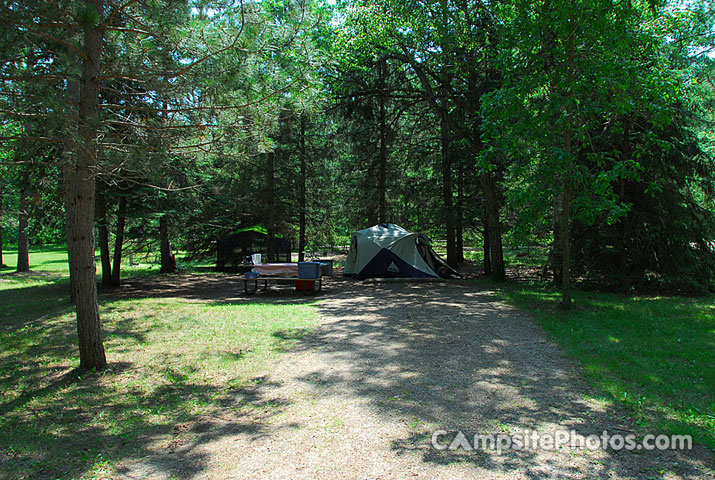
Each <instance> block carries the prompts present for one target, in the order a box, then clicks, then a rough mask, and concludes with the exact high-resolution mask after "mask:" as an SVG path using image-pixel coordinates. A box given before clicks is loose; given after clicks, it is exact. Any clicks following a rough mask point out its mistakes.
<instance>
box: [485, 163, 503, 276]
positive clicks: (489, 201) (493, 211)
mask: <svg viewBox="0 0 715 480" xmlns="http://www.w3.org/2000/svg"><path fill="white" fill-rule="evenodd" d="M479 183H480V186H481V187H482V193H483V194H484V214H485V219H486V222H487V224H488V225H489V254H490V255H489V256H490V260H491V269H492V279H493V280H494V281H497V282H504V281H506V271H505V269H504V251H503V248H502V243H501V225H500V221H499V200H498V199H497V192H496V186H495V185H494V179H493V178H491V176H489V174H484V175H480V177H479Z"/></svg>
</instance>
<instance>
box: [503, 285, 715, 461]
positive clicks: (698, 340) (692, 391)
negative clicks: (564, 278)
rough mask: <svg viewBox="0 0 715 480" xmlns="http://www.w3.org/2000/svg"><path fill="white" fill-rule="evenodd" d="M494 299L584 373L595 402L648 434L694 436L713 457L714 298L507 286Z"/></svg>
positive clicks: (714, 413)
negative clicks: (623, 413) (569, 297)
mask: <svg viewBox="0 0 715 480" xmlns="http://www.w3.org/2000/svg"><path fill="white" fill-rule="evenodd" d="M499 295H501V296H502V298H504V299H505V300H507V301H508V302H510V303H512V304H515V305H516V306H518V307H520V308H522V309H523V310H525V311H527V312H529V313H530V314H531V315H532V316H534V317H535V318H536V320H537V321H538V322H539V323H540V324H541V325H542V326H543V328H544V329H545V330H546V331H547V332H548V333H549V334H550V335H551V336H552V338H554V339H555V340H556V341H557V343H559V344H560V345H561V347H562V348H563V349H564V350H565V351H566V352H567V353H568V354H569V355H570V356H572V357H573V358H575V359H576V360H577V361H578V362H579V364H580V365H581V366H582V367H583V368H584V370H585V373H586V376H587V378H588V379H589V380H590V381H591V383H592V384H593V385H594V386H595V387H596V388H595V393H596V395H598V396H599V397H601V398H603V399H605V400H607V401H609V402H612V403H615V404H619V405H621V406H623V407H625V408H626V409H628V410H629V411H630V412H631V413H632V414H633V415H634V416H635V417H636V420H637V422H638V424H639V425H640V426H641V427H643V429H644V430H645V431H646V432H650V433H668V434H682V435H686V434H689V435H692V436H693V439H694V441H695V442H696V443H699V444H701V445H705V446H707V447H708V448H710V449H713V450H715V297H713V296H709V297H701V298H684V297H667V296H624V295H616V294H607V293H595V292H579V291H576V292H574V300H575V308H574V309H573V310H571V311H562V310H560V309H559V308H558V303H559V302H560V300H561V297H560V294H559V292H557V291H555V290H553V289H550V288H547V287H545V286H544V285H542V284H511V285H508V286H506V287H500V288H499Z"/></svg>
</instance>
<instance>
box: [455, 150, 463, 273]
mask: <svg viewBox="0 0 715 480" xmlns="http://www.w3.org/2000/svg"><path fill="white" fill-rule="evenodd" d="M456 213H457V218H456V222H455V223H456V225H455V237H456V242H457V247H456V248H457V262H459V263H461V262H464V166H463V162H460V163H459V171H458V175H457V212H456Z"/></svg>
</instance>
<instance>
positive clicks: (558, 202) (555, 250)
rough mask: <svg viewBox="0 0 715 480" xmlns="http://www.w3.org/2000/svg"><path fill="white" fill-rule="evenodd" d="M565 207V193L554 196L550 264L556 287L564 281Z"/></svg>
mask: <svg viewBox="0 0 715 480" xmlns="http://www.w3.org/2000/svg"><path fill="white" fill-rule="evenodd" d="M562 206H563V192H559V193H558V194H556V195H554V213H553V216H554V218H553V223H554V226H553V232H554V240H553V243H552V244H551V251H550V252H549V263H550V264H551V273H552V274H553V276H554V285H561V283H562V279H563V275H562V273H563V249H562V246H561V231H562V228H561V218H562V215H563V214H562V212H563V210H562Z"/></svg>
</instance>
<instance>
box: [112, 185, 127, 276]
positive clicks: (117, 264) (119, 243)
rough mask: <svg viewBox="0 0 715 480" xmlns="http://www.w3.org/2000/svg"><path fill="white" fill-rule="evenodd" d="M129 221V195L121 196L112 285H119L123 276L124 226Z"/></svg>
mask: <svg viewBox="0 0 715 480" xmlns="http://www.w3.org/2000/svg"><path fill="white" fill-rule="evenodd" d="M126 223H127V197H126V196H125V195H122V196H120V197H119V208H118V209H117V233H116V236H115V238H114V263H113V265H112V286H113V287H118V286H119V285H120V284H121V281H122V280H121V278H122V248H123V246H124V226H125V225H126Z"/></svg>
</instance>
